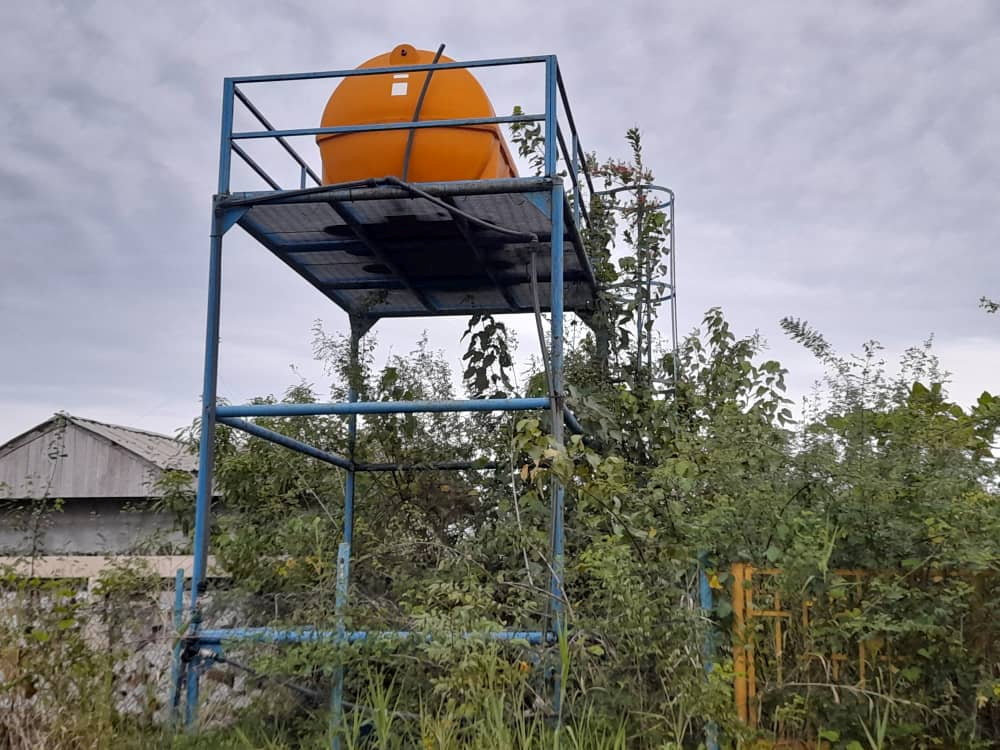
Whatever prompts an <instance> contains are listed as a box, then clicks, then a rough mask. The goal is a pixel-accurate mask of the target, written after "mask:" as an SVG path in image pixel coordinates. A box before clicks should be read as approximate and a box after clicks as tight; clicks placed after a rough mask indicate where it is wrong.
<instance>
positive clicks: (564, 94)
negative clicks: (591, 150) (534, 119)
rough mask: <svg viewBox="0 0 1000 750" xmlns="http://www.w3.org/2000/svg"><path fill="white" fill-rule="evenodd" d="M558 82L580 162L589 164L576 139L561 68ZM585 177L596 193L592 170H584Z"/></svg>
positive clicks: (574, 125) (557, 69) (557, 74)
mask: <svg viewBox="0 0 1000 750" xmlns="http://www.w3.org/2000/svg"><path fill="white" fill-rule="evenodd" d="M556 80H557V82H558V83H559V96H560V97H561V98H562V105H563V110H565V112H566V122H567V123H568V124H569V129H570V132H571V133H572V134H573V136H574V138H575V139H576V141H577V144H578V145H577V147H576V148H577V150H578V151H579V156H580V160H581V161H582V162H583V164H584V165H586V163H587V155H586V153H584V151H583V147H582V146H580V145H579V139H578V138H576V134H577V129H576V121H575V120H574V119H573V109H572V108H571V107H570V106H569V97H568V96H566V85H565V84H564V83H563V78H562V71H561V70H559V66H558V65H557V66H556ZM583 175H584V177H586V179H587V189H588V190H590V192H591V194H593V192H594V183H593V181H592V179H591V176H590V170H588V169H584V171H583Z"/></svg>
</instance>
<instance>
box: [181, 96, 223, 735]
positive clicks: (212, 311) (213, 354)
mask: <svg viewBox="0 0 1000 750" xmlns="http://www.w3.org/2000/svg"><path fill="white" fill-rule="evenodd" d="M230 88H231V86H230ZM223 126H224V127H225V124H223ZM225 151H226V153H229V150H228V149H225ZM226 177H227V178H228V174H227V175H226ZM220 180H221V172H220ZM223 231H224V230H223V229H222V228H221V227H220V222H219V217H218V216H213V218H212V238H211V244H210V250H209V267H208V314H207V317H206V322H205V371H204V379H203V381H202V389H201V436H200V438H199V446H198V494H197V498H196V500H195V522H194V543H193V545H192V547H193V549H192V552H193V553H194V561H193V565H192V571H191V601H190V610H191V625H190V627H191V630H192V632H195V633H197V631H198V627H199V625H200V624H201V612H200V610H199V608H198V597H199V595H200V593H201V589H202V587H203V585H204V582H205V569H206V563H207V560H208V535H209V526H210V515H211V504H212V471H213V465H214V461H215V416H216V399H217V393H216V387H217V383H218V376H219V318H220V314H221V301H222V235H223ZM198 671H199V663H198V658H197V657H195V658H193V659H192V660H191V661H189V662H188V667H187V703H186V706H185V709H186V710H185V722H186V723H187V725H188V726H189V727H190V726H191V725H193V724H194V722H195V721H196V720H197V716H198V680H199V674H198Z"/></svg>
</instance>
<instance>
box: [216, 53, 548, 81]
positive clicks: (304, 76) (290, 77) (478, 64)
mask: <svg viewBox="0 0 1000 750" xmlns="http://www.w3.org/2000/svg"><path fill="white" fill-rule="evenodd" d="M550 57H551V56H550V55H531V56H528V57H496V58H488V59H485V60H464V61H462V62H444V63H443V62H439V63H437V64H436V65H433V64H430V63H421V64H419V65H397V66H392V67H388V68H349V69H347V70H325V71H315V72H309V73H277V74H272V75H256V76H237V77H235V78H232V79H230V80H232V81H233V82H235V83H273V82H275V81H309V80H315V79H317V78H351V77H354V76H374V75H381V74H383V73H415V72H419V71H421V70H432V69H433V70H451V69H459V70H460V69H463V68H495V67H500V66H506V65H528V64H531V63H543V62H547V61H548V60H549V58H550Z"/></svg>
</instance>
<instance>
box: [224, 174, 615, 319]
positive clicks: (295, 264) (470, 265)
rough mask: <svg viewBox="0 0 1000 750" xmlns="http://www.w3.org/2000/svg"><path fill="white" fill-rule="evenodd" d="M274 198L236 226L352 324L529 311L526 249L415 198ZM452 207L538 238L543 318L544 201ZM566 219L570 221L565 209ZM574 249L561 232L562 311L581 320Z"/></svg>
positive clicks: (471, 198)
mask: <svg viewBox="0 0 1000 750" xmlns="http://www.w3.org/2000/svg"><path fill="white" fill-rule="evenodd" d="M276 198H277V199H276V200H274V201H272V202H269V203H266V204H261V205H254V206H253V207H251V208H250V209H249V210H248V211H247V212H246V214H244V216H243V217H242V218H241V219H240V221H239V224H240V225H241V226H242V227H243V228H244V229H245V230H246V231H247V232H249V233H250V234H251V235H253V236H254V237H255V238H256V239H257V240H259V241H260V242H261V243H262V244H263V245H265V246H266V247H267V248H268V249H270V250H271V251H272V252H273V253H274V254H275V255H277V256H278V257H279V258H281V259H282V260H283V261H285V262H286V263H287V264H288V265H290V266H291V267H292V268H294V269H295V270H296V271H297V272H298V273H299V274H300V275H302V276H303V277H304V278H305V279H306V280H307V281H309V283H311V284H312V285H313V286H315V287H316V288H317V289H319V290H320V291H322V292H323V293H324V294H325V295H326V296H328V297H329V298H330V299H332V300H333V301H334V302H336V303H337V304H338V305H340V306H341V307H343V308H344V309H345V310H347V311H348V312H349V313H351V314H352V315H357V316H361V317H370V318H380V317H402V316H420V315H464V314H473V313H476V312H496V313H499V312H527V311H530V310H531V309H532V300H531V287H530V271H529V264H530V261H531V253H532V249H533V247H532V245H531V243H529V242H525V241H523V240H521V239H518V238H516V237H511V236H510V235H506V234H503V233H500V232H497V231H494V230H490V229H485V228H481V227H477V226H475V225H470V224H466V223H464V222H462V223H461V224H460V223H459V222H457V221H456V218H455V215H454V214H452V213H450V212H448V211H447V210H445V209H444V208H442V207H441V206H438V205H435V204H434V203H432V202H431V201H428V200H426V199H424V198H419V197H413V198H395V197H394V198H385V199H382V198H376V199H368V200H341V201H339V202H335V203H334V202H315V199H313V202H297V199H296V197H295V196H289V197H288V199H287V201H285V200H283V199H282V198H281V197H280V196H277V197H276ZM450 200H452V201H454V205H455V206H456V207H457V208H459V209H461V210H463V211H465V212H467V213H470V214H472V215H474V216H477V217H479V218H481V219H485V220H486V221H489V222H491V223H494V224H497V225H499V226H503V227H506V228H509V229H513V230H516V231H518V232H524V233H533V234H535V235H537V236H538V239H539V244H538V246H537V248H535V251H536V252H537V254H538V259H537V266H538V274H539V282H540V283H539V291H540V295H541V303H542V307H543V308H544V309H548V306H549V293H550V292H549V284H548V280H549V276H550V265H551V264H550V252H551V250H550V247H551V233H552V224H551V221H550V219H549V217H548V212H547V211H543V210H542V209H541V208H539V206H538V205H536V202H540V203H541V204H542V205H543V206H547V205H548V200H549V193H547V192H518V191H517V190H510V189H508V190H507V191H506V192H501V193H495V194H486V195H482V194H472V195H461V194H459V195H452V196H451V197H450ZM533 201H535V202H533ZM564 213H565V215H566V216H567V217H568V216H569V211H568V209H564ZM345 218H346V219H347V220H345ZM459 221H460V220H459ZM470 243H471V244H470ZM578 243H579V239H578V237H577V235H576V232H575V231H573V230H572V228H571V227H567V230H566V233H565V241H564V245H563V254H564V268H565V271H564V279H565V287H564V296H565V308H566V309H567V310H575V311H580V312H584V311H587V310H590V309H592V308H593V305H594V297H595V290H596V283H595V281H594V278H593V275H592V272H591V270H590V268H589V264H585V263H582V262H581V258H580V256H581V255H582V249H581V248H580V247H579V245H578ZM473 246H474V247H473ZM474 248H475V249H474ZM477 251H478V253H479V256H481V257H482V258H483V259H484V260H485V263H483V262H480V260H479V258H477Z"/></svg>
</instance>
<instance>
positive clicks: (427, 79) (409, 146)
mask: <svg viewBox="0 0 1000 750" xmlns="http://www.w3.org/2000/svg"><path fill="white" fill-rule="evenodd" d="M442 52H444V45H443V44H442V45H441V46H440V47H438V51H437V53H435V55H434V59H433V60H431V65H437V64H438V60H440V59H441V53H442ZM432 75H434V69H433V68H431V69H430V70H428V71H427V75H426V76H424V85H423V87H422V88H421V89H420V96H418V97H417V108H416V109H415V110H414V111H413V122H417V121H419V120H420V110H421V109H423V106H424V97H425V96H427V89H428V88H430V85H431V76H432ZM416 136H417V129H416V128H410V134H409V135H408V136H407V137H406V151H404V152H403V174H402V177H403V179H404V180H405V179H406V178H407V176H408V175H409V174H410V155H411V154H412V153H413V139H414V138H416Z"/></svg>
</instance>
